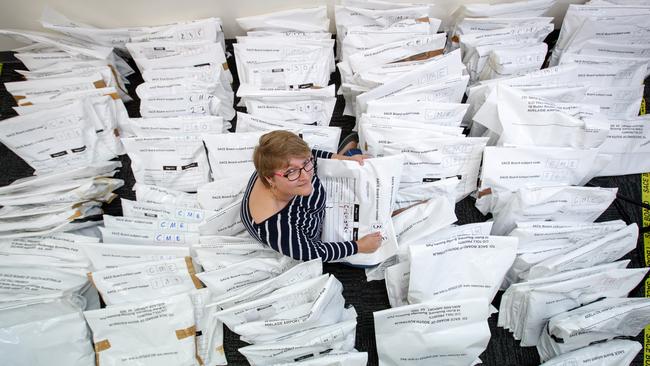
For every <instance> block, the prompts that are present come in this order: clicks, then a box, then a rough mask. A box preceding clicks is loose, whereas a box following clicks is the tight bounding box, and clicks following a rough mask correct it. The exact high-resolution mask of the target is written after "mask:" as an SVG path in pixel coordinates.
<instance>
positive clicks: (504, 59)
mask: <svg viewBox="0 0 650 366" xmlns="http://www.w3.org/2000/svg"><path fill="white" fill-rule="evenodd" d="M554 4H555V0H533V1H518V2H513V3H507V4H466V5H461V6H460V7H459V8H458V9H456V11H455V12H454V13H453V14H452V15H451V17H452V19H451V22H452V23H451V24H450V25H449V28H450V31H449V37H450V42H449V47H448V49H450V50H451V49H456V48H460V49H461V51H462V54H463V63H464V64H465V65H466V66H467V70H468V72H469V75H470V81H469V84H470V85H472V84H475V83H476V82H478V81H482V80H489V79H497V78H504V77H512V76H520V75H524V74H526V73H529V72H531V71H535V70H539V69H540V68H541V67H542V64H543V63H544V60H545V58H546V52H547V50H548V49H547V45H546V43H544V42H543V41H544V39H545V38H546V36H547V35H548V34H549V33H551V32H552V31H553V23H552V21H553V17H550V16H544V15H548V14H549V10H550V9H551V8H552V7H553V5H554Z"/></svg>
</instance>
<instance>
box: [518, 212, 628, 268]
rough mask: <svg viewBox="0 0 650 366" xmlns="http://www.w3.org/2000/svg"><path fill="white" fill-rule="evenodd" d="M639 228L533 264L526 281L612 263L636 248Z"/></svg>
mask: <svg viewBox="0 0 650 366" xmlns="http://www.w3.org/2000/svg"><path fill="white" fill-rule="evenodd" d="M638 236H639V228H638V226H637V225H636V224H632V225H629V226H627V227H626V228H624V229H621V230H619V231H617V232H614V233H610V234H608V235H606V236H604V237H603V238H599V239H597V240H593V241H591V240H590V241H591V242H586V243H580V244H578V245H577V246H576V247H575V248H571V249H570V250H568V251H566V252H564V253H561V254H559V255H557V256H554V257H551V258H549V259H546V260H544V261H542V262H540V263H537V264H535V265H534V266H532V267H531V268H530V270H529V271H528V276H527V278H528V279H535V278H542V277H548V276H551V275H553V274H555V273H560V272H565V271H571V270H575V269H580V268H587V267H590V266H596V265H599V264H603V263H608V262H614V261H616V260H618V259H620V258H621V257H623V256H624V255H625V254H627V253H628V252H629V251H631V250H633V249H634V248H635V247H636V241H637V238H638Z"/></svg>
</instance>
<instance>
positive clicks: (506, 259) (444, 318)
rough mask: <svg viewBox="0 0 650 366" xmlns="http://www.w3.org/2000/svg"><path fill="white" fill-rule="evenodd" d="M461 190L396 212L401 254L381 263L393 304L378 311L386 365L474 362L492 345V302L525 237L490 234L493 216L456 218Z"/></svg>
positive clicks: (377, 335) (382, 360) (380, 346)
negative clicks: (472, 220)
mask: <svg viewBox="0 0 650 366" xmlns="http://www.w3.org/2000/svg"><path fill="white" fill-rule="evenodd" d="M454 198H455V192H454V190H453V189H452V190H451V192H448V193H447V195H446V196H445V195H442V194H440V195H439V196H434V197H432V198H431V199H430V200H429V201H427V202H425V203H420V204H416V205H415V206H412V207H410V208H407V209H406V210H404V211H402V212H401V213H399V214H398V215H396V216H395V217H393V223H394V226H395V231H396V232H397V233H398V234H397V241H398V243H399V250H398V255H397V256H396V257H395V258H392V259H391V260H389V261H386V262H384V263H383V264H382V265H381V266H380V267H384V268H383V270H384V277H385V280H386V290H387V293H388V298H389V302H390V304H391V306H392V307H393V308H392V309H389V310H384V311H379V312H375V313H374V320H375V338H376V340H377V350H378V353H379V359H380V363H381V364H382V365H401V364H403V363H404V362H405V361H407V360H408V361H409V363H414V364H417V365H428V364H431V362H444V364H448V365H471V364H475V363H477V362H480V360H479V359H478V356H479V355H480V354H481V353H482V352H483V351H484V350H485V349H486V347H487V344H488V342H489V339H490V331H489V327H488V324H487V319H488V317H489V316H490V313H491V310H490V309H491V306H490V303H491V302H492V299H493V298H494V296H495V295H496V293H497V291H498V289H499V285H500V284H501V282H502V281H503V278H504V276H505V274H506V272H507V271H508V269H509V268H510V266H511V265H512V262H513V260H514V258H515V253H516V249H517V243H518V240H517V239H516V238H511V237H500V236H490V235H489V233H490V229H491V223H480V224H468V225H462V226H450V225H451V224H452V223H453V222H455V221H456V216H455V214H454V203H455V199H454ZM391 263H394V264H392V265H390V264H391ZM431 268H435V269H436V270H435V271H431ZM380 273H381V270H375V271H373V272H371V274H372V275H373V276H379V275H380ZM378 278H380V277H377V278H376V279H378Z"/></svg>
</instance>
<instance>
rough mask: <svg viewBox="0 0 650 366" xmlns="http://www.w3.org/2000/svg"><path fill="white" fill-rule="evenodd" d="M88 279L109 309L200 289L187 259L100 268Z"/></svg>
mask: <svg viewBox="0 0 650 366" xmlns="http://www.w3.org/2000/svg"><path fill="white" fill-rule="evenodd" d="M89 278H90V279H91V281H92V283H93V285H94V286H95V287H96V288H97V291H99V293H100V294H101V295H102V299H103V300H104V302H105V303H106V304H107V305H110V306H112V305H118V304H124V303H129V302H140V301H146V300H149V299H156V298H162V297H169V296H173V295H176V294H181V293H184V292H187V291H190V290H193V289H198V288H202V287H203V285H202V284H201V282H200V281H199V280H198V279H197V278H196V272H195V270H194V265H193V264H192V259H191V258H190V257H185V258H175V259H167V260H162V261H156V262H140V263H132V264H128V265H123V266H120V267H117V268H109V269H103V270H100V271H95V272H92V273H91V274H90V275H89Z"/></svg>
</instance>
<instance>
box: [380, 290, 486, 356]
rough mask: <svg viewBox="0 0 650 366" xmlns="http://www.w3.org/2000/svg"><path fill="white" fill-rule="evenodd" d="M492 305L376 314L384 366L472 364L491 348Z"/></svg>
mask: <svg viewBox="0 0 650 366" xmlns="http://www.w3.org/2000/svg"><path fill="white" fill-rule="evenodd" d="M487 305H488V304H487V303H486V302H485V300H483V299H468V300H456V301H449V302H434V301H429V302H426V303H423V304H416V305H408V306H402V307H399V308H394V309H388V310H382V311H377V312H374V313H373V317H374V320H375V339H376V340H377V353H378V356H379V360H380V363H381V364H382V365H404V363H405V362H408V364H412V365H431V364H432V362H435V363H436V364H440V365H458V366H460V365H470V364H473V363H474V362H475V361H476V360H477V358H478V356H479V355H480V354H481V352H483V351H484V350H485V348H486V347H487V344H488V341H489V340H490V330H489V327H488V325H487V318H488V317H489V313H488V306H487Z"/></svg>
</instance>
